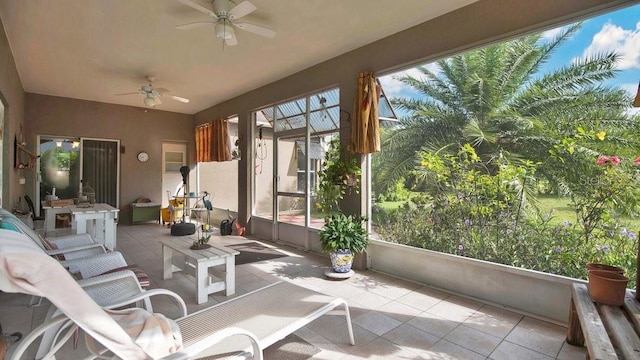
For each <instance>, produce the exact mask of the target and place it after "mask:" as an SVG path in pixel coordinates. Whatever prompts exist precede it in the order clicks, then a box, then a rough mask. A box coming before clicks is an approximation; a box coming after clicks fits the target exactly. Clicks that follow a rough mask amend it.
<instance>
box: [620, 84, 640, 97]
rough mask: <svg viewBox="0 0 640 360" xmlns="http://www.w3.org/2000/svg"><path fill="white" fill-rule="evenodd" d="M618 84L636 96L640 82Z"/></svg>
mask: <svg viewBox="0 0 640 360" xmlns="http://www.w3.org/2000/svg"><path fill="white" fill-rule="evenodd" d="M618 86H619V87H620V89H622V90H624V91H626V92H628V93H629V95H631V96H633V97H635V96H636V94H637V93H638V84H634V83H625V84H620V85H618Z"/></svg>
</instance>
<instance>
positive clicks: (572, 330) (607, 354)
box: [567, 283, 640, 360]
mask: <svg viewBox="0 0 640 360" xmlns="http://www.w3.org/2000/svg"><path fill="white" fill-rule="evenodd" d="M639 331H640V303H638V301H637V300H636V299H635V293H634V292H632V291H631V290H629V289H627V293H626V296H625V299H624V304H623V306H610V305H600V304H596V303H594V302H593V301H592V300H591V297H590V296H589V290H588V289H587V286H586V285H584V284H578V283H574V284H572V285H571V310H570V313H569V327H568V329H567V342H568V343H569V344H572V345H579V346H582V345H586V346H587V359H593V360H596V359H598V360H616V359H627V360H631V359H634V360H635V359H640V337H639V336H638V333H639ZM618 355H620V357H618Z"/></svg>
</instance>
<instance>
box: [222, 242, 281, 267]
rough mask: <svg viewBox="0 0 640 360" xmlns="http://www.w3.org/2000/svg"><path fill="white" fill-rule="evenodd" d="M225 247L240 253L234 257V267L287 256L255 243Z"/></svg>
mask: <svg viewBox="0 0 640 360" xmlns="http://www.w3.org/2000/svg"><path fill="white" fill-rule="evenodd" d="M225 247H228V248H232V249H234V250H238V251H239V252H240V254H238V255H236V265H242V264H248V263H252V262H258V261H263V260H270V259H277V258H280V257H284V256H288V255H287V254H283V253H281V252H279V251H278V250H275V249H272V248H269V247H266V246H263V245H261V244H259V243H257V242H248V243H242V244H234V245H225Z"/></svg>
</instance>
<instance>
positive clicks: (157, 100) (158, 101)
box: [154, 96, 162, 105]
mask: <svg viewBox="0 0 640 360" xmlns="http://www.w3.org/2000/svg"><path fill="white" fill-rule="evenodd" d="M154 99H155V100H156V105H161V104H162V100H160V96H155V97H154Z"/></svg>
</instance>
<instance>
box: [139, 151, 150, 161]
mask: <svg viewBox="0 0 640 360" xmlns="http://www.w3.org/2000/svg"><path fill="white" fill-rule="evenodd" d="M148 160H149V154H147V153H146V152H144V151H141V152H139V153H138V161H140V162H147V161H148Z"/></svg>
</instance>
